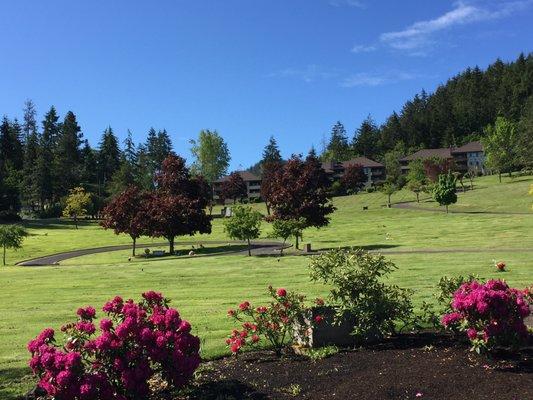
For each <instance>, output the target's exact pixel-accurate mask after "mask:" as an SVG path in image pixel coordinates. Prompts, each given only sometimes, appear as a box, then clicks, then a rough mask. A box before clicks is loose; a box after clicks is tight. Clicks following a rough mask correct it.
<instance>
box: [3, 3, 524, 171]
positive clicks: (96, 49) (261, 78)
mask: <svg viewBox="0 0 533 400" xmlns="http://www.w3.org/2000/svg"><path fill="white" fill-rule="evenodd" d="M1 13H2V23H1V24H0V54H1V56H0V114H7V115H8V116H10V117H15V116H18V117H19V118H20V117H21V114H22V112H21V110H22V106H23V103H24V101H25V99H27V98H31V99H33V100H34V102H35V103H36V105H37V108H38V111H39V118H40V119H41V118H42V114H43V113H44V112H45V111H46V110H47V109H48V108H49V107H50V106H51V105H52V104H53V105H55V106H56V108H57V109H58V111H59V113H60V115H61V116H64V115H65V113H66V112H67V111H68V110H72V111H74V112H75V113H76V115H77V116H78V119H79V122H80V125H81V127H82V130H83V133H84V135H85V137H87V138H88V139H89V140H90V142H91V144H93V145H96V144H97V142H98V139H99V137H100V135H101V133H102V131H103V130H104V129H105V128H106V126H108V125H111V126H112V127H113V129H114V131H115V133H117V135H118V136H119V137H120V138H121V139H123V138H124V136H125V134H126V130H127V129H128V128H129V129H131V130H132V132H133V133H134V138H135V139H137V140H144V137H145V135H146V132H147V131H148V129H149V128H150V127H151V126H154V127H155V128H156V129H162V128H166V129H167V130H168V132H169V133H170V134H171V136H172V139H173V142H174V147H175V150H176V151H177V152H178V153H180V154H182V155H184V156H186V157H187V158H190V154H189V147H190V145H189V143H188V140H189V139H191V138H194V137H196V136H197V134H198V132H199V131H200V130H201V129H203V128H207V129H217V130H218V131H219V132H220V133H221V134H222V135H223V136H224V137H225V139H226V140H227V142H228V144H229V147H230V151H231V154H232V163H231V167H232V169H235V168H239V167H241V166H242V167H247V166H249V165H251V164H252V163H254V162H255V161H257V160H258V158H259V157H260V154H261V151H262V149H263V147H264V145H265V144H266V142H267V140H268V137H269V136H270V135H274V136H275V137H276V138H277V139H278V142H279V144H280V147H281V149H282V153H283V155H284V156H289V155H290V154H291V153H301V152H306V151H307V150H308V149H309V148H310V146H311V145H312V144H314V145H315V146H316V147H317V148H319V149H320V147H321V142H322V139H323V137H325V136H327V135H328V133H329V131H330V128H331V126H332V125H333V124H334V123H335V121H337V120H340V121H342V122H343V123H344V124H345V126H346V128H347V130H348V133H349V134H350V135H352V134H353V131H354V130H355V129H356V128H357V127H358V126H359V124H360V123H361V121H362V120H363V119H364V118H365V117H366V116H367V115H368V114H371V115H372V116H373V117H374V119H375V120H376V121H377V122H378V123H381V122H383V120H384V119H385V118H386V117H387V116H388V115H389V114H390V113H391V112H392V111H393V110H399V109H400V108H401V106H402V104H403V103H404V102H405V101H406V100H407V99H409V98H411V97H412V96H413V95H414V94H415V93H416V92H418V91H420V90H421V89H422V88H424V89H426V90H427V91H430V92H431V91H433V90H434V89H435V87H436V86H437V85H438V84H439V83H442V82H445V81H446V80H447V78H449V77H450V76H452V75H454V74H455V73H457V72H459V71H461V70H462V69H464V68H465V67H467V66H475V65H479V66H481V67H483V68H485V67H486V66H487V65H488V64H489V63H491V62H493V61H494V60H495V59H496V58H497V57H500V58H502V59H503V60H505V61H508V60H512V59H515V58H516V57H517V56H518V54H519V53H520V52H526V53H527V52H530V51H532V50H533V48H532V47H533V24H531V21H532V20H533V0H517V1H502V0H488V1H474V0H472V1H462V2H456V1H444V0H432V1H420V0H417V1H412V0H409V1H407V0H402V1H397V0H388V1H370V0H265V1H262V0H261V1H260V0H225V1H215V0H212V1H200V0H195V1H192V0H191V1H178V0H158V1H140V0H135V1H133V0H115V1H108V0H93V1H72V0H70V1H67V0H64V1H60V0H50V1H39V0H34V1H28V0H17V1H3V2H2V7H1Z"/></svg>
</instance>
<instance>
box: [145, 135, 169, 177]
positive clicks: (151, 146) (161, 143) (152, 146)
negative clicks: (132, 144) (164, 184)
mask: <svg viewBox="0 0 533 400" xmlns="http://www.w3.org/2000/svg"><path fill="white" fill-rule="evenodd" d="M146 153H147V156H148V162H149V165H150V171H151V172H152V173H155V172H157V171H159V170H160V169H161V164H162V163H163V160H164V159H165V158H167V157H168V156H169V155H172V154H174V153H173V151H172V141H171V140H170V136H169V135H168V133H167V131H166V129H163V130H162V131H158V132H157V133H156V131H155V129H154V128H150V131H149V132H148V138H147V140H146Z"/></svg>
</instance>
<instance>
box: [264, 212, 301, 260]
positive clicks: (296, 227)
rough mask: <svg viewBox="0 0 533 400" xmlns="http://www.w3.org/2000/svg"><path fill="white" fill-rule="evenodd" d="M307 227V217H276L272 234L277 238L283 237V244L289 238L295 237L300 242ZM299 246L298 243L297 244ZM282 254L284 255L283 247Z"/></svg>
mask: <svg viewBox="0 0 533 400" xmlns="http://www.w3.org/2000/svg"><path fill="white" fill-rule="evenodd" d="M304 228H305V219H303V218H299V219H274V220H273V221H272V229H273V231H272V236H273V237H275V238H281V239H283V245H285V243H286V242H287V239H289V238H290V237H293V238H295V239H296V242H298V240H299V239H301V238H302V231H303V229H304ZM296 248H298V245H296ZM281 255H283V248H282V249H281Z"/></svg>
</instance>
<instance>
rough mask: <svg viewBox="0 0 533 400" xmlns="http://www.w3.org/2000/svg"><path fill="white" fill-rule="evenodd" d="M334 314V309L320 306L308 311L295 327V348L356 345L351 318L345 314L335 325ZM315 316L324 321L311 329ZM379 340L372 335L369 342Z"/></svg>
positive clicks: (352, 319) (376, 336)
mask: <svg viewBox="0 0 533 400" xmlns="http://www.w3.org/2000/svg"><path fill="white" fill-rule="evenodd" d="M335 314H336V310H335V308H334V307H328V306H322V307H314V308H312V309H310V310H309V311H308V313H307V314H306V315H305V316H304V318H303V319H302V320H301V321H299V322H298V324H297V326H296V329H295V338H294V342H295V344H296V347H300V348H301V347H303V348H305V347H324V346H329V345H335V346H339V347H352V346H354V345H356V344H358V341H357V340H356V339H355V338H354V336H353V335H351V332H352V331H353V327H354V318H353V316H351V315H350V314H348V313H347V314H346V315H345V316H344V317H343V318H342V319H341V320H340V321H339V322H338V323H336V324H335V323H334V321H335ZM317 315H321V316H322V317H324V320H323V321H322V322H321V323H319V324H315V326H314V327H313V326H312V325H313V324H312V323H311V321H313V320H314V318H315V317H316V316H317ZM380 338H381V337H379V335H373V337H372V338H369V341H375V340H379V339H380Z"/></svg>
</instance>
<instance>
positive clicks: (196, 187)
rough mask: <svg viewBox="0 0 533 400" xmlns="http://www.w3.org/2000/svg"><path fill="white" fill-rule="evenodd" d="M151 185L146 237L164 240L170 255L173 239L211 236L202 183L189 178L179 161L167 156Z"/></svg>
mask: <svg viewBox="0 0 533 400" xmlns="http://www.w3.org/2000/svg"><path fill="white" fill-rule="evenodd" d="M155 182H156V190H155V191H154V192H153V193H152V194H151V195H150V199H149V201H148V207H147V214H148V216H149V218H148V220H149V222H148V230H149V234H150V236H153V237H160V236H162V237H164V238H165V239H167V240H168V242H169V247H170V249H169V250H170V253H171V254H173V253H174V239H175V238H176V236H184V235H194V234H196V233H211V219H210V218H209V216H208V215H207V214H206V212H205V208H206V207H207V205H208V201H209V198H208V195H207V194H206V193H207V192H208V190H207V189H206V185H205V180H204V179H203V178H201V177H191V174H190V172H189V169H188V168H187V167H186V166H185V160H184V159H183V158H181V157H178V156H175V155H171V156H168V157H167V158H166V159H165V160H164V161H163V163H162V166H161V171H160V172H159V173H158V174H157V175H156V177H155Z"/></svg>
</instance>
